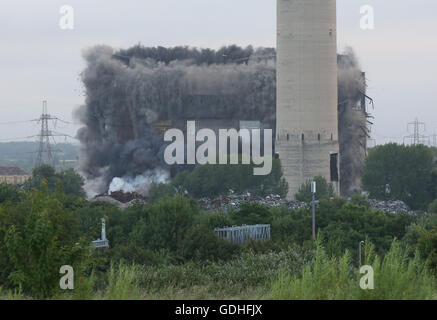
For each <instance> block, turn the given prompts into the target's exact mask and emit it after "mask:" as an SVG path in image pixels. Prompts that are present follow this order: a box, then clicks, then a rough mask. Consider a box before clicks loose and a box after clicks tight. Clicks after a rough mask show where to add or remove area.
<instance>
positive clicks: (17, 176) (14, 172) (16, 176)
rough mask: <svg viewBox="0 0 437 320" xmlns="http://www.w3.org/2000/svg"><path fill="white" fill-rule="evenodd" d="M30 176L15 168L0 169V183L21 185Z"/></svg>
mask: <svg viewBox="0 0 437 320" xmlns="http://www.w3.org/2000/svg"><path fill="white" fill-rule="evenodd" d="M29 178H30V175H29V174H28V173H27V172H25V171H23V170H21V169H20V168H16V167H0V183H7V184H13V185H23V184H24V183H25V182H26V181H27V180H29Z"/></svg>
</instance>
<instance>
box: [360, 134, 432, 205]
mask: <svg viewBox="0 0 437 320" xmlns="http://www.w3.org/2000/svg"><path fill="white" fill-rule="evenodd" d="M435 155H436V150H435V149H434V148H429V147H426V146H424V145H415V146H405V145H398V144H394V143H391V144H386V145H383V146H377V147H375V148H372V149H371V150H370V152H369V155H368V157H367V158H366V160H365V164H364V169H363V187H364V189H365V190H366V191H368V192H369V193H370V194H369V197H370V198H372V199H380V200H402V201H404V202H405V203H406V204H408V205H409V206H410V207H411V208H413V209H426V208H427V207H428V205H429V204H430V203H431V202H432V201H433V200H434V199H436V198H437V171H436V167H435V163H434V157H435Z"/></svg>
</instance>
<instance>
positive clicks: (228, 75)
mask: <svg viewBox="0 0 437 320" xmlns="http://www.w3.org/2000/svg"><path fill="white" fill-rule="evenodd" d="M275 55H276V52H275V49H273V48H259V49H256V50H255V49H253V48H252V47H247V48H240V47H237V46H229V47H223V48H221V49H219V50H216V51H215V50H210V49H202V50H199V49H193V48H187V47H176V48H170V49H166V48H162V47H158V48H145V47H142V46H139V45H138V46H135V47H132V48H130V49H127V50H120V51H117V52H116V51H115V50H114V49H112V48H111V47H108V46H95V47H92V48H90V49H88V50H86V51H85V52H84V59H85V61H86V64H87V66H86V69H85V70H84V71H83V72H82V74H81V77H82V81H83V83H84V86H85V89H86V100H85V105H83V106H81V107H80V108H79V109H78V110H76V111H75V115H76V117H77V118H78V119H79V121H80V122H81V123H82V124H83V127H82V128H81V129H79V131H78V133H77V137H78V138H79V140H80V141H81V144H82V148H83V151H84V153H85V155H86V158H85V159H84V160H83V161H82V163H81V171H82V173H83V174H84V175H85V177H86V178H87V183H86V186H85V187H86V190H87V193H88V195H89V196H93V195H96V194H102V193H106V192H108V191H116V189H119V190H126V191H131V190H133V189H134V190H135V191H139V190H140V191H143V193H146V191H145V190H147V185H148V184H150V182H152V181H155V180H156V181H161V180H162V181H164V180H166V179H168V177H169V176H170V174H169V172H170V171H169V170H170V168H169V167H168V165H166V164H165V162H164V156H163V153H164V149H165V147H166V145H167V144H166V143H164V140H163V137H162V135H161V134H160V133H159V132H158V130H157V127H159V126H160V123H161V124H162V123H163V122H170V123H171V122H172V121H173V123H172V124H170V126H172V125H173V126H174V125H175V123H176V122H177V121H181V120H183V121H184V122H185V123H186V121H187V120H201V119H209V120H211V119H213V120H224V121H225V122H226V121H228V120H235V121H239V120H248V121H249V120H255V121H260V122H261V123H263V124H267V126H268V127H270V128H272V129H274V128H275V116H276V67H275ZM360 77H361V71H360V70H359V66H358V64H357V63H356V59H355V56H354V55H353V53H352V52H348V53H347V55H346V58H343V59H340V60H339V91H340V99H343V100H348V102H347V103H345V104H344V105H340V108H342V109H339V111H340V116H339V123H340V124H339V126H340V148H341V149H342V150H343V152H344V153H345V156H344V157H343V156H342V163H343V164H344V163H345V160H346V161H347V162H349V163H352V165H346V167H345V168H346V169H345V170H346V173H348V172H349V171H350V172H351V176H352V178H351V179H352V180H353V181H352V182H351V183H350V185H353V186H354V187H355V185H356V184H357V183H356V181H355V180H356V178H354V177H355V176H354V175H355V174H356V173H359V172H357V170H361V169H360V168H361V163H362V162H361V161H362V157H361V155H360V154H357V153H355V152H356V149H357V147H356V145H357V144H358V141H360V140H359V139H360V138H361V135H360V134H359V133H356V131H358V130H359V129H358V128H359V127H361V126H362V123H361V121H362V119H361V118H360V117H358V118H357V116H356V115H354V114H353V113H352V112H351V111H350V110H351V109H353V108H354V106H355V105H356V101H358V100H359V99H361V97H362V94H361V93H360V92H365V88H364V83H360V82H359V81H357V80H359V79H361V78H360ZM340 101H341V100H340ZM231 122H232V121H231ZM165 125H169V124H168V123H167V124H165ZM342 127H344V128H348V129H347V130H342V129H341V128H342ZM237 129H238V128H237ZM342 143H343V144H344V146H343V148H342V146H341V144H342ZM348 170H349V171H348ZM341 173H342V175H344V176H346V173H345V172H344V170H342V172H341ZM344 176H343V177H344ZM156 177H161V178H156ZM359 177H360V175H359ZM114 178H117V179H114ZM137 179H138V180H137ZM354 179H355V180H354ZM358 180H359V179H358ZM111 182H112V183H111ZM123 188H124V189H123ZM348 188H349V187H348Z"/></svg>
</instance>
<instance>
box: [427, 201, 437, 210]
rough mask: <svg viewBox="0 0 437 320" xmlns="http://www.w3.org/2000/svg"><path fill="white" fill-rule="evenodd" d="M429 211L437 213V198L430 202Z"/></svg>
mask: <svg viewBox="0 0 437 320" xmlns="http://www.w3.org/2000/svg"><path fill="white" fill-rule="evenodd" d="M428 212H429V213H437V199H436V200H434V201H433V202H431V203H430V204H429V206H428Z"/></svg>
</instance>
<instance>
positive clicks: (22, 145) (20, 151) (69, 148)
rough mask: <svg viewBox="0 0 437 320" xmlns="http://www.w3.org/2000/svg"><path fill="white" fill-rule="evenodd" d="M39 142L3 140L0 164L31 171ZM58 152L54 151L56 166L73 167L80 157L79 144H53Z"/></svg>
mask: <svg viewBox="0 0 437 320" xmlns="http://www.w3.org/2000/svg"><path fill="white" fill-rule="evenodd" d="M38 147H39V142H5V143H0V166H5V167H19V168H21V169H23V170H25V171H27V172H29V173H30V172H31V170H32V168H33V167H34V165H35V158H36V153H35V151H37V150H38ZM53 148H54V149H56V150H59V152H54V158H55V166H56V167H57V168H63V167H74V166H76V164H77V161H78V159H79V157H80V151H79V145H74V144H70V143H58V144H56V145H55V146H53Z"/></svg>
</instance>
